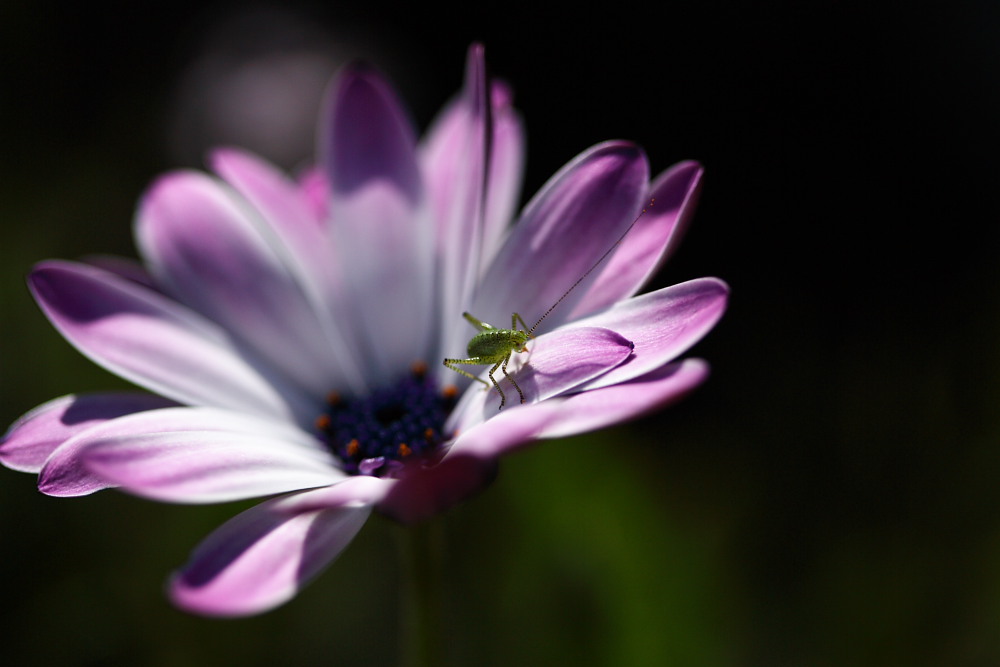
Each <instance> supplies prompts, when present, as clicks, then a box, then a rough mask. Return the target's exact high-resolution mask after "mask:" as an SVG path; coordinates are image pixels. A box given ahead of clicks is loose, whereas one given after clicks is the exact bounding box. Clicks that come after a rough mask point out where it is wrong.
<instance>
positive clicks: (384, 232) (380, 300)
mask: <svg viewBox="0 0 1000 667" xmlns="http://www.w3.org/2000/svg"><path fill="white" fill-rule="evenodd" d="M329 118H330V129H329V134H328V136H327V137H326V141H325V143H324V145H323V148H324V149H325V155H324V164H325V166H326V170H327V175H328V177H329V180H330V224H329V228H328V230H327V231H328V233H329V234H330V238H331V245H332V246H333V247H335V248H336V252H337V256H336V261H338V262H339V264H340V266H341V275H342V276H343V277H344V283H345V285H344V294H345V296H346V297H347V298H348V299H349V301H348V302H347V303H346V304H345V306H344V308H343V309H342V311H343V312H341V313H340V316H341V318H342V321H341V324H342V326H341V331H342V332H343V334H344V336H345V341H344V344H345V345H346V346H347V348H348V349H350V350H352V351H354V352H355V354H356V355H357V357H358V364H359V366H360V367H361V368H363V369H364V370H365V377H366V378H368V380H369V382H370V384H371V385H372V386H378V385H380V384H383V383H386V382H391V381H392V380H394V379H395V377H396V376H398V374H399V373H400V372H401V371H402V370H403V369H405V368H407V367H408V366H409V365H410V364H411V363H413V361H415V360H418V359H426V358H427V355H428V354H429V353H430V345H431V334H432V331H433V328H434V324H433V322H434V310H433V308H431V307H430V306H429V304H432V303H434V297H433V281H434V247H433V229H432V225H431V216H430V215H429V209H428V207H427V203H426V198H425V197H424V192H423V185H422V183H421V180H420V173H419V169H418V167H417V161H416V153H415V139H414V135H413V130H412V128H411V127H410V125H409V122H408V121H407V119H406V118H405V116H404V114H403V112H402V109H401V107H400V105H399V103H398V101H397V100H396V97H395V95H394V94H393V93H392V91H391V89H390V88H389V86H388V85H387V84H386V83H385V82H384V81H383V80H382V79H381V77H379V76H378V75H376V74H375V73H374V72H372V71H370V70H368V69H364V68H360V67H355V68H353V69H348V70H347V71H345V72H343V73H341V75H340V77H339V79H338V80H337V82H336V85H335V86H334V89H333V96H332V100H331V103H330V112H329ZM345 240H349V242H346V241H345Z"/></svg>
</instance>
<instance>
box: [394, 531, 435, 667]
mask: <svg viewBox="0 0 1000 667" xmlns="http://www.w3.org/2000/svg"><path fill="white" fill-rule="evenodd" d="M399 551H400V556H401V558H400V560H401V561H402V563H401V565H402V567H401V569H402V590H401V596H400V598H401V606H400V618H401V628H400V630H401V638H402V642H401V646H402V655H403V660H402V661H401V664H403V665H405V666H406V667H430V666H432V665H434V666H437V665H442V664H444V663H443V662H442V660H441V658H442V655H441V653H442V651H441V639H442V632H441V631H442V625H441V581H442V578H443V577H442V567H441V565H442V558H443V555H444V530H443V526H442V525H441V523H440V522H438V521H425V522H423V523H419V524H416V525H412V526H407V527H406V528H404V530H403V535H402V537H401V540H400V550H399Z"/></svg>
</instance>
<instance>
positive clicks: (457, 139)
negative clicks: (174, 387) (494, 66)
mask: <svg viewBox="0 0 1000 667" xmlns="http://www.w3.org/2000/svg"><path fill="white" fill-rule="evenodd" d="M488 97H489V90H488V84H487V81H486V63H485V61H484V59H483V47H482V46H481V45H478V44H477V45H473V46H472V47H471V48H470V49H469V56H468V61H467V63H466V75H465V86H464V89H463V90H462V93H461V95H460V97H459V98H458V99H457V100H456V101H454V102H453V103H451V104H449V105H448V106H447V107H446V108H445V110H444V111H443V112H442V113H441V115H440V117H439V118H438V119H437V120H436V121H435V123H434V125H433V127H432V128H431V130H430V132H429V134H428V137H427V139H426V140H425V142H424V143H423V145H422V146H421V152H420V160H421V165H422V169H423V173H424V174H425V176H426V179H427V193H428V197H429V199H430V205H431V207H432V210H433V211H434V218H435V222H436V235H435V236H436V239H437V243H438V248H437V252H438V257H439V260H438V274H439V279H438V284H439V285H440V286H441V304H442V312H445V313H454V312H461V309H462V304H464V303H467V302H468V299H469V297H470V296H471V292H472V288H473V286H474V284H475V279H476V277H477V276H478V274H479V270H480V267H479V262H480V259H481V256H482V248H483V222H484V216H485V199H486V185H487V180H486V179H487V173H486V172H487V163H488V161H489V151H490V146H489V143H490V141H489V139H490V137H489V135H490V102H489V99H488Z"/></svg>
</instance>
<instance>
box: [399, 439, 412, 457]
mask: <svg viewBox="0 0 1000 667" xmlns="http://www.w3.org/2000/svg"><path fill="white" fill-rule="evenodd" d="M412 451H413V450H412V449H410V448H409V447H407V446H406V443H405V442H401V443H399V455H400V456H404V457H405V456H409V455H410V452H412Z"/></svg>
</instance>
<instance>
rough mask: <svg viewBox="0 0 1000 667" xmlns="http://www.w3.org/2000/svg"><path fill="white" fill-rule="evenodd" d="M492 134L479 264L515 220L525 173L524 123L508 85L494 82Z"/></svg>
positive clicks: (490, 256)
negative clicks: (481, 251)
mask: <svg viewBox="0 0 1000 667" xmlns="http://www.w3.org/2000/svg"><path fill="white" fill-rule="evenodd" d="M490 91H491V99H492V104H493V114H492V116H491V118H492V121H493V123H492V125H493V137H492V140H491V142H490V173H489V184H488V186H487V188H486V219H485V224H484V227H483V257H482V260H481V262H482V265H483V269H484V271H485V267H486V266H488V262H491V261H492V260H493V257H494V256H495V255H496V253H497V252H498V251H499V249H500V239H501V238H502V237H503V234H504V232H505V231H507V228H508V226H509V225H510V224H511V222H512V221H513V220H514V214H515V212H516V210H517V205H518V203H519V199H520V197H521V181H522V179H523V176H524V143H525V142H524V125H523V123H522V121H521V117H520V115H519V114H518V113H517V111H516V110H515V109H514V106H513V102H514V95H513V93H512V92H511V90H510V88H509V87H508V86H507V85H506V84H504V83H500V82H493V85H492V87H491V89H490Z"/></svg>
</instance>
